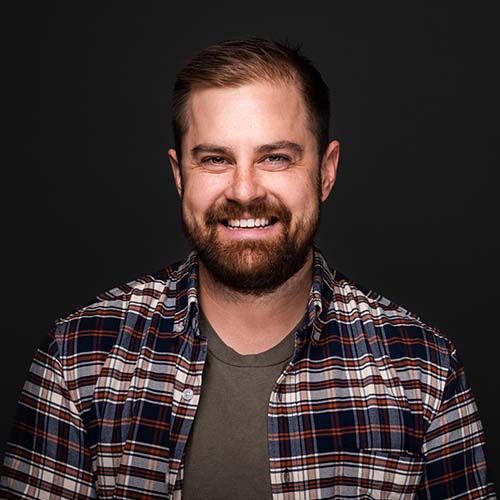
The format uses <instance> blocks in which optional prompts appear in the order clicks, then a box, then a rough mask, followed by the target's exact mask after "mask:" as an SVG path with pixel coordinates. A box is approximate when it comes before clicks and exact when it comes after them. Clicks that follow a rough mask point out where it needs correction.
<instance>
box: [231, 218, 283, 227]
mask: <svg viewBox="0 0 500 500" xmlns="http://www.w3.org/2000/svg"><path fill="white" fill-rule="evenodd" d="M276 222H277V219H276V217H271V218H269V219H268V218H265V217H263V218H261V219H224V220H223V221H222V223H223V224H224V225H225V226H226V227H228V228H229V229H241V228H251V229H253V228H260V229H263V228H265V227H269V226H272V225H273V224H275V223H276Z"/></svg>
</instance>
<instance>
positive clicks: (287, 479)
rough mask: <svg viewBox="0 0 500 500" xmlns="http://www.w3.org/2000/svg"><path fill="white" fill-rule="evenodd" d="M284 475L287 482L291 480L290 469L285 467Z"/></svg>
mask: <svg viewBox="0 0 500 500" xmlns="http://www.w3.org/2000/svg"><path fill="white" fill-rule="evenodd" d="M283 476H284V477H283V479H284V480H285V483H288V481H290V471H289V470H288V469H285V473H284V474H283Z"/></svg>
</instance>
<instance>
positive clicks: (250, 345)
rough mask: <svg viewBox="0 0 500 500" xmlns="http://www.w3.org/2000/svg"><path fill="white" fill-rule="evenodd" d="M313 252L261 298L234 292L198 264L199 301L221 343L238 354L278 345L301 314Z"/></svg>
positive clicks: (307, 287)
mask: <svg viewBox="0 0 500 500" xmlns="http://www.w3.org/2000/svg"><path fill="white" fill-rule="evenodd" d="M312 269H313V251H312V249H311V250H310V252H309V254H308V256H307V259H306V262H305V263H304V265H303V266H302V268H301V269H300V270H299V271H298V272H297V273H295V274H294V275H293V276H292V277H291V278H289V279H288V280H287V281H286V282H285V283H283V284H282V285H281V286H279V287H278V288H277V289H276V290H273V291H272V292H269V293H267V294H264V295H250V294H243V293H239V292H235V291H234V290H232V289H230V288H228V287H226V286H224V285H223V284H221V283H220V282H219V281H217V280H216V279H215V278H214V277H213V276H212V275H211V273H210V272H209V271H208V269H207V268H206V267H205V266H204V265H203V262H201V261H200V274H199V282H200V287H199V300H200V303H201V307H202V309H203V312H204V313H205V315H206V317H207V319H208V320H209V321H210V323H211V325H212V326H213V328H214V329H215V331H216V332H217V334H218V335H219V337H221V339H222V340H223V341H224V342H225V343H226V344H227V345H229V346H230V347H232V348H233V349H234V350H236V351H237V352H239V353H240V354H257V353H259V352H263V351H266V350H268V349H270V348H271V347H273V346H274V345H276V344H277V343H279V342H280V341H281V340H282V339H283V338H284V337H285V336H286V335H287V334H288V333H290V331H291V330H292V329H293V328H294V327H295V326H296V325H297V323H299V321H300V320H301V319H302V317H303V316H304V314H305V311H306V307H307V302H308V299H309V292H310V289H311V284H312Z"/></svg>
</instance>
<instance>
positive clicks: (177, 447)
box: [0, 250, 496, 500]
mask: <svg viewBox="0 0 500 500" xmlns="http://www.w3.org/2000/svg"><path fill="white" fill-rule="evenodd" d="M314 259H315V260H314V277H313V285H312V288H311V293H310V298H309V302H308V307H307V319H308V321H306V322H305V323H304V326H303V328H302V329H301V330H299V331H298V332H297V333H296V336H295V351H294V354H293V356H292V359H291V361H290V363H289V364H288V365H287V366H286V368H285V369H284V370H283V372H282V373H281V375H280V377H279V378H278V380H277V381H276V385H275V387H274V389H273V391H272V393H271V396H270V401H269V410H268V441H269V469H270V475H271V484H272V492H273V499H275V500H282V499H283V500H285V499H327V498H328V499H333V498H339V499H345V498H365V499H366V498H368V499H370V498H372V499H392V498H394V499H406V498H433V499H440V500H442V499H451V498H453V499H484V498H496V496H495V493H494V489H493V485H492V484H491V483H489V481H488V479H487V473H486V461H485V455H484V435H483V431H482V427H481V422H480V420H479V416H478V412H477V407H476V404H475V402H474V399H473V396H472V394H471V391H470V389H469V387H468V385H467V382H466V380H465V377H464V370H463V367H462V364H461V363H460V360H459V358H458V357H457V353H456V351H455V348H454V347H453V345H452V343H451V342H450V340H448V339H447V338H446V337H445V336H444V335H443V334H441V333H440V332H439V331H437V330H436V329H434V328H431V327H429V326H427V325H425V324H424V323H423V322H422V321H420V320H419V319H418V318H417V317H415V316H414V315H412V314H411V313H409V312H408V311H406V310H405V309H403V308H401V307H399V306H397V305H396V304H394V303H392V302H390V301H388V300H387V299H385V298H383V297H382V296H380V295H378V294H376V293H374V292H371V291H367V290H363V289H362V288H360V287H359V286H357V285H356V284H355V283H353V282H352V281H350V280H348V279H347V278H345V277H344V276H342V275H341V274H340V273H338V272H336V271H332V270H330V269H329V268H328V265H327V264H326V262H325V260H324V258H323V256H322V255H321V253H320V252H319V251H318V250H315V256H314ZM197 287H198V262H197V256H196V254H195V253H192V254H190V255H189V257H188V258H187V259H186V260H185V261H184V262H182V263H180V264H178V265H174V266H171V267H168V268H166V269H164V270H162V271H160V272H158V273H156V274H153V275H149V276H146V277H144V278H142V279H138V280H136V281H134V282H131V283H129V284H127V285H124V286H121V287H118V288H115V289H113V290H111V291H109V292H107V293H105V294H102V295H100V296H99V297H98V298H97V300H95V301H94V302H93V303H91V304H90V305H88V306H86V307H83V308H81V309H79V310H78V311H76V312H74V313H73V314H71V315H69V316H68V317H66V318H64V319H61V320H59V321H57V322H56V323H55V326H54V328H53V329H52V331H51V332H50V334H49V336H48V340H47V342H46V345H44V346H43V347H42V348H40V349H39V351H38V352H37V354H36V356H35V359H34V361H33V364H32V366H31V369H30V371H29V374H28V377H27V380H26V384H25V386H24V389H23V392H22V395H21V398H20V401H19V405H18V414H17V419H16V423H15V427H14V429H13V432H12V435H11V440H10V442H9V444H8V448H7V452H6V455H5V461H4V468H3V472H2V478H1V486H0V493H1V498H5V499H14V498H37V499H42V498H44V499H54V498H64V499H82V500H83V499H89V498H101V499H142V498H148V499H160V498H161V499H165V498H169V499H179V498H181V495H182V482H183V471H184V468H183V456H184V450H185V445H186V442H187V439H188V435H189V431H190V429H191V425H192V422H193V419H194V418H195V413H196V408H197V405H198V401H199V397H200V393H201V391H202V383H201V382H202V372H203V366H204V362H205V359H206V354H207V344H206V340H205V339H203V338H201V337H200V336H199V330H198V301H197ZM243 452H244V450H243Z"/></svg>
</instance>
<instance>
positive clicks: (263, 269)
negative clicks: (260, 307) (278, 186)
mask: <svg viewBox="0 0 500 500" xmlns="http://www.w3.org/2000/svg"><path fill="white" fill-rule="evenodd" d="M319 206H320V201H319V197H318V200H317V205H316V207H315V208H314V211H313V213H312V214H311V215H310V216H309V217H303V218H302V219H300V220H299V221H298V222H297V224H296V227H295V230H294V231H293V233H292V230H291V219H292V215H291V212H290V210H289V209H288V208H287V207H286V206H285V205H284V204H283V203H281V202H277V203H273V204H270V203H268V202H266V201H264V200H257V201H255V202H252V203H250V204H247V205H242V204H240V203H239V202H237V201H234V200H229V201H226V202H224V203H220V204H217V205H213V206H212V207H210V208H209V209H208V210H207V212H206V214H205V217H204V226H203V227H201V226H200V224H198V223H197V222H196V221H195V220H194V219H193V218H190V217H189V215H188V214H186V213H185V210H184V205H183V213H182V222H183V228H184V232H185V234H186V236H187V238H188V240H189V241H190V242H191V244H192V245H193V247H194V249H195V250H196V251H197V253H198V257H199V258H200V260H201V261H202V262H203V264H204V265H205V267H206V268H207V270H208V271H209V272H210V273H211V275H212V276H213V277H214V278H215V279H216V280H217V281H218V282H219V283H221V284H222V285H224V286H226V287H228V288H230V289H232V290H234V291H237V292H239V293H243V294H247V295H255V296H261V295H264V294H267V293H270V292H272V291H274V290H276V289H277V288H278V287H279V286H280V285H282V284H283V283H284V282H285V281H287V280H288V279H290V278H291V277H292V276H293V275H295V274H296V273H297V272H298V271H299V270H300V269H301V268H302V267H303V266H304V264H305V262H306V259H307V256H308V255H309V251H310V250H311V249H312V245H313V239H314V236H315V234H316V230H317V228H318V225H319V212H320V211H319ZM243 215H245V217H249V218H267V219H268V220H269V221H271V223H276V222H278V221H279V222H280V223H281V225H282V231H281V233H280V235H279V236H278V237H273V238H272V239H271V238H267V237H263V238H259V239H250V240H249V239H242V240H239V241H221V239H220V238H219V237H218V234H217V231H218V225H219V224H225V225H227V221H228V220H230V219H239V218H242V217H243Z"/></svg>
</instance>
